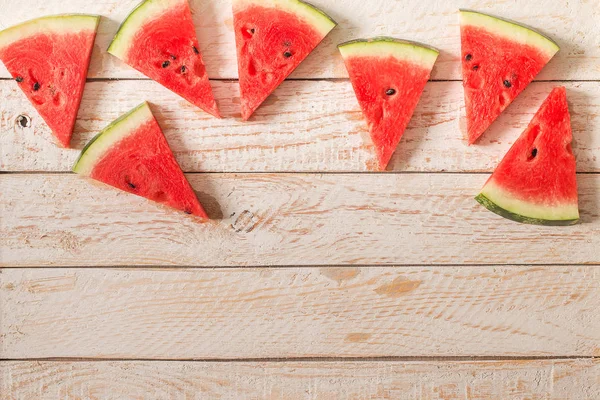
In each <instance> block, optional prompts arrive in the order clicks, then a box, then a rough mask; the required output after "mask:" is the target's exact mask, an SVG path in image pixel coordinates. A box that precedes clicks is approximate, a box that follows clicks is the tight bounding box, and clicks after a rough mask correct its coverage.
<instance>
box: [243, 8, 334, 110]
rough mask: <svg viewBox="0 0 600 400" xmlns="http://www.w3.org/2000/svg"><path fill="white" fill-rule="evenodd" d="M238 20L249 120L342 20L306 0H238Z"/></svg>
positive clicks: (245, 101) (244, 101)
mask: <svg viewBox="0 0 600 400" xmlns="http://www.w3.org/2000/svg"><path fill="white" fill-rule="evenodd" d="M233 25H234V30H235V42H236V47H237V57H238V71H239V78H240V92H241V106H242V118H243V119H244V120H247V119H248V118H250V116H251V115H252V113H253V112H254V111H255V110H256V109H257V108H258V106H260V105H261V103H262V102H263V101H265V99H266V98H267V97H269V95H270V94H271V93H272V92H273V90H275V88H276V87H277V86H279V85H280V84H281V82H283V81H284V80H285V78H287V76H288V75H289V74H290V73H291V72H292V71H293V70H294V69H295V68H296V67H297V66H298V65H299V64H300V63H301V62H302V60H304V59H305V58H306V56H308V55H309V54H310V52H311V51H313V49H314V48H315V47H317V45H318V44H319V43H320V42H321V40H323V38H324V37H325V36H327V34H328V33H329V32H330V31H331V30H332V29H333V28H334V27H335V26H336V23H335V22H334V21H333V20H332V19H331V18H329V17H328V16H327V15H326V14H325V13H323V12H322V11H321V10H319V9H317V8H315V7H313V6H312V5H310V4H308V3H305V2H303V1H300V0H233Z"/></svg>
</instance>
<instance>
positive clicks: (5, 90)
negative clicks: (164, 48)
mask: <svg viewBox="0 0 600 400" xmlns="http://www.w3.org/2000/svg"><path fill="white" fill-rule="evenodd" d="M555 85H557V83H554V82H543V83H534V84H532V85H531V87H530V88H528V89H527V90H526V91H525V92H524V93H523V95H522V96H521V97H520V98H519V99H517V101H516V102H515V104H513V105H512V106H511V107H510V108H509V109H508V110H507V111H506V112H505V113H504V115H503V116H502V117H500V119H499V120H498V121H497V122H496V123H495V124H494V125H493V127H492V128H491V129H490V131H489V132H487V133H486V134H485V135H484V136H483V138H482V140H481V142H480V143H478V144H477V145H474V146H467V145H466V143H465V141H464V140H463V137H462V133H461V120H462V118H461V115H462V114H464V109H463V90H462V85H461V83H460V82H430V83H429V84H428V85H427V87H426V89H425V93H424V95H423V98H422V99H421V102H420V103H419V106H418V107H417V110H416V112H415V115H414V118H413V119H412V121H411V123H410V125H409V128H408V130H407V131H406V133H405V135H404V137H403V138H402V141H401V143H400V145H399V146H398V149H397V150H396V154H395V155H394V157H393V158H392V161H391V164H390V166H389V167H388V169H389V170H393V171H420V172H435V171H452V172H469V171H493V169H494V168H495V167H496V165H497V163H498V161H499V160H500V159H501V158H502V157H503V155H504V154H505V152H506V151H507V150H508V148H509V147H510V145H511V144H512V143H513V142H514V140H516V138H517V137H518V136H519V135H520V133H521V132H522V131H523V130H524V129H525V127H526V126H527V124H528V123H529V121H530V120H531V118H532V116H533V114H534V113H535V112H536V111H537V109H538V108H539V106H540V104H541V103H542V102H543V100H544V99H545V98H546V96H547V95H548V93H550V91H551V89H552V87H553V86H555ZM566 86H567V88H568V96H569V102H570V108H571V114H572V127H573V135H574V138H575V139H574V145H573V148H574V151H575V155H576V157H577V166H578V170H579V171H581V172H600V159H599V158H598V154H600V82H575V83H566ZM214 87H215V92H216V96H217V98H219V99H220V104H221V112H222V113H223V115H224V116H226V119H222V120H217V119H215V118H213V117H211V116H209V115H208V114H205V113H203V112H202V111H200V110H199V109H197V108H195V107H194V106H192V105H190V104H188V103H187V102H185V101H184V100H182V99H181V98H179V97H178V96H176V95H175V94H173V93H171V92H170V91H168V90H167V89H165V88H163V87H162V86H160V85H158V84H156V83H154V82H150V81H120V82H117V81H114V82H90V83H88V85H87V87H86V91H85V95H84V98H83V103H82V106H81V109H80V112H79V120H78V122H77V125H76V129H75V135H74V139H73V146H74V149H71V150H65V149H61V148H59V147H57V146H56V145H55V144H54V142H53V140H52V138H51V134H50V131H49V129H48V127H47V126H46V124H45V123H44V122H43V121H42V119H41V118H40V117H39V116H38V115H37V113H36V112H35V111H34V109H33V107H32V106H31V105H30V104H29V102H28V101H27V100H26V99H25V97H24V96H23V94H22V93H21V92H20V90H19V89H18V88H17V87H16V84H15V83H14V82H10V81H4V82H2V81H0V97H1V98H2V99H3V101H2V104H0V169H1V170H5V171H70V169H71V167H72V165H73V163H74V162H75V160H76V158H77V156H78V155H79V152H80V151H81V148H83V146H84V145H85V143H87V142H88V141H89V140H90V139H91V138H92V137H93V136H94V135H95V134H96V133H97V132H98V131H100V130H101V129H102V128H104V127H105V126H106V125H108V124H109V123H110V122H112V121H113V120H114V119H116V118H117V117H118V116H119V115H121V114H123V113H124V112H126V111H128V110H129V109H130V108H132V107H134V106H136V105H137V104H139V103H140V102H141V101H143V100H144V99H147V100H149V101H150V102H152V104H153V110H154V111H155V114H156V115H157V118H158V120H159V122H160V124H161V126H162V127H163V130H164V132H165V135H166V136H167V139H168V140H169V142H170V144H171V146H172V148H173V150H174V152H175V154H176V156H177V159H178V160H179V162H180V163H181V166H182V168H183V169H184V170H185V171H189V172H198V171H212V172H252V171H257V172H264V171H304V172H306V171H315V172H320V171H344V172H360V171H368V170H371V169H373V168H374V167H376V161H375V157H374V154H375V152H374V149H373V148H372V146H371V145H370V140H369V139H368V132H367V126H366V123H365V122H364V120H363V118H362V114H361V112H360V109H359V107H358V103H357V101H356V98H355V96H354V93H353V92H352V88H351V85H350V83H349V82H347V81H341V82H327V81H288V82H286V83H284V84H283V85H282V86H281V87H280V88H279V89H278V90H277V91H276V92H275V94H274V95H272V96H271V97H270V98H269V100H268V101H267V103H266V104H265V105H263V106H262V107H261V108H260V109H259V110H258V111H257V112H256V115H255V116H254V117H253V121H251V122H246V123H244V122H242V121H241V119H240V117H239V112H240V111H239V97H238V96H239V94H238V88H237V84H236V83H234V82H214ZM115 98H116V99H118V101H115ZM22 115H25V116H27V117H29V121H28V125H29V126H28V127H22V126H21V124H20V123H19V121H20V119H19V118H20V116H22Z"/></svg>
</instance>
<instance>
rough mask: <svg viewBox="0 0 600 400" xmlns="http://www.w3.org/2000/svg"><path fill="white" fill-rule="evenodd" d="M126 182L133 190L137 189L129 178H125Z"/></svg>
mask: <svg viewBox="0 0 600 400" xmlns="http://www.w3.org/2000/svg"><path fill="white" fill-rule="evenodd" d="M125 182H126V183H127V186H129V187H130V188H131V189H135V185H134V184H133V183H132V182H131V181H130V180H129V178H125Z"/></svg>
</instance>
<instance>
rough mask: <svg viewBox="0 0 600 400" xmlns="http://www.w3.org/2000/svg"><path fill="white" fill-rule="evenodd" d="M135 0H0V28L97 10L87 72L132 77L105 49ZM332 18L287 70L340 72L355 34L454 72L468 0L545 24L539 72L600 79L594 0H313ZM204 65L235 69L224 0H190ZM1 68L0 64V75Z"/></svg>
mask: <svg viewBox="0 0 600 400" xmlns="http://www.w3.org/2000/svg"><path fill="white" fill-rule="evenodd" d="M138 2H139V0H102V1H96V2H90V1H89V0H69V1H68V2H65V1H63V0H28V1H27V6H26V7H24V6H23V4H22V3H19V2H15V1H13V0H0V9H1V10H3V12H2V15H0V28H4V27H8V26H10V25H13V24H15V23H17V22H20V21H24V20H27V19H30V18H33V17H38V16H43V15H48V14H54V13H65V12H84V13H96V14H100V15H103V16H104V17H105V18H103V21H102V24H101V25H100V30H99V34H98V38H97V41H96V46H95V49H94V54H93V59H92V64H91V68H90V77H92V78H117V77H118V78H132V77H134V78H139V77H141V76H142V75H141V74H138V73H137V72H135V71H133V70H132V69H131V68H129V67H127V66H125V65H123V64H122V63H121V62H120V61H119V60H118V59H116V58H114V57H113V56H111V55H109V54H108V53H106V51H105V49H106V48H107V47H108V44H109V43H110V40H112V37H113V36H114V34H115V32H116V31H117V29H118V26H119V24H120V23H121V21H123V19H124V18H125V17H126V15H127V14H128V13H129V11H130V10H131V9H132V8H133V7H134V6H135V5H136V4H137V3H138ZM313 3H314V4H315V5H317V6H318V7H320V8H322V9H323V10H324V11H326V12H327V13H329V14H330V15H331V16H332V17H333V18H334V19H335V20H337V21H338V23H339V26H338V27H337V28H336V29H335V30H334V31H333V32H332V33H331V34H330V36H328V37H327V38H326V39H325V40H324V42H323V43H322V44H321V45H320V46H319V47H318V48H317V49H316V51H315V52H314V54H312V55H311V56H310V57H309V58H308V59H307V60H305V62H304V63H303V64H302V65H301V66H300V67H299V68H298V70H297V71H296V72H295V73H294V75H293V76H294V77H295V78H340V77H346V76H347V74H346V70H345V68H344V66H343V63H342V60H341V57H340V56H339V54H338V51H337V49H336V45H337V44H339V43H341V42H344V41H346V40H350V39H355V38H358V37H368V36H376V35H388V36H396V37H400V38H404V39H411V40H417V41H421V42H424V43H427V44H429V45H432V46H435V47H437V48H438V49H440V50H441V55H440V58H439V61H438V63H437V66H436V68H435V70H434V72H433V78H434V79H443V80H446V79H460V65H459V54H460V38H459V26H458V9H459V8H471V9H477V10H481V11H486V12H489V13H494V14H497V15H500V16H503V17H506V18H513V19H515V20H518V21H520V22H522V23H525V24H529V25H532V26H534V27H536V28H538V29H542V30H545V33H546V34H548V35H549V36H551V37H552V38H553V39H554V40H556V41H557V42H558V44H559V45H560V46H561V49H562V50H561V52H560V53H559V54H558V55H557V56H556V58H555V60H553V61H552V62H551V63H550V64H549V65H548V67H547V68H546V69H545V70H544V71H543V72H542V73H541V74H540V76H539V78H540V79H552V80H556V79H561V80H562V79H564V80H582V79H600V63H598V60H599V59H600V47H598V43H599V42H600V30H599V29H598V26H597V21H598V20H600V7H598V1H597V0H589V1H572V2H557V1H554V0H541V1H539V2H536V3H532V2H530V1H528V0H501V1H494V2H489V1H486V0H449V1H444V2H439V1H433V0H429V1H423V0H406V1H396V2H391V1H386V0H372V1H367V2H365V1H362V0H313ZM191 5H192V10H193V12H194V20H195V23H196V27H197V32H198V37H199V41H200V45H201V49H202V52H203V55H204V59H205V62H206V65H207V71H208V73H209V76H211V77H212V78H227V79H231V78H235V77H237V62H236V56H235V44H234V37H233V29H232V25H233V24H232V15H231V2H230V1H229V0H211V1H207V0H191ZM7 76H8V74H7V73H6V71H5V70H4V68H2V70H1V72H0V77H7Z"/></svg>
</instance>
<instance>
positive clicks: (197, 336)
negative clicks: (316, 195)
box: [0, 266, 600, 359]
mask: <svg viewBox="0 0 600 400" xmlns="http://www.w3.org/2000/svg"><path fill="white" fill-rule="evenodd" d="M0 279H1V281H0V304H3V307H1V308H0V321H2V324H1V325H0V337H2V341H1V345H0V346H1V347H0V358H9V359H14V358H30V359H31V358H48V357H86V358H123V359H132V358H148V359H165V358H169V359H244V358H284V357H285V358H289V357H379V356H397V357H406V356H411V357H413V356H415V357H421V356H428V357H434V356H443V357H447V356H487V357H495V356H532V355H535V356H600V319H599V318H598V310H599V309H600V296H598V293H599V292H600V267H596V266H524V267H514V266H507V267H484V266H477V267H402V268H395V267H324V268H309V267H304V268H302V267H293V268H283V269H281V268H257V269H214V270H212V269H211V270H203V269H152V270H141V269H136V270H132V269H125V270H115V269H95V268H93V269H82V268H76V269H71V268H68V269H6V270H4V271H3V273H2V275H0Z"/></svg>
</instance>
